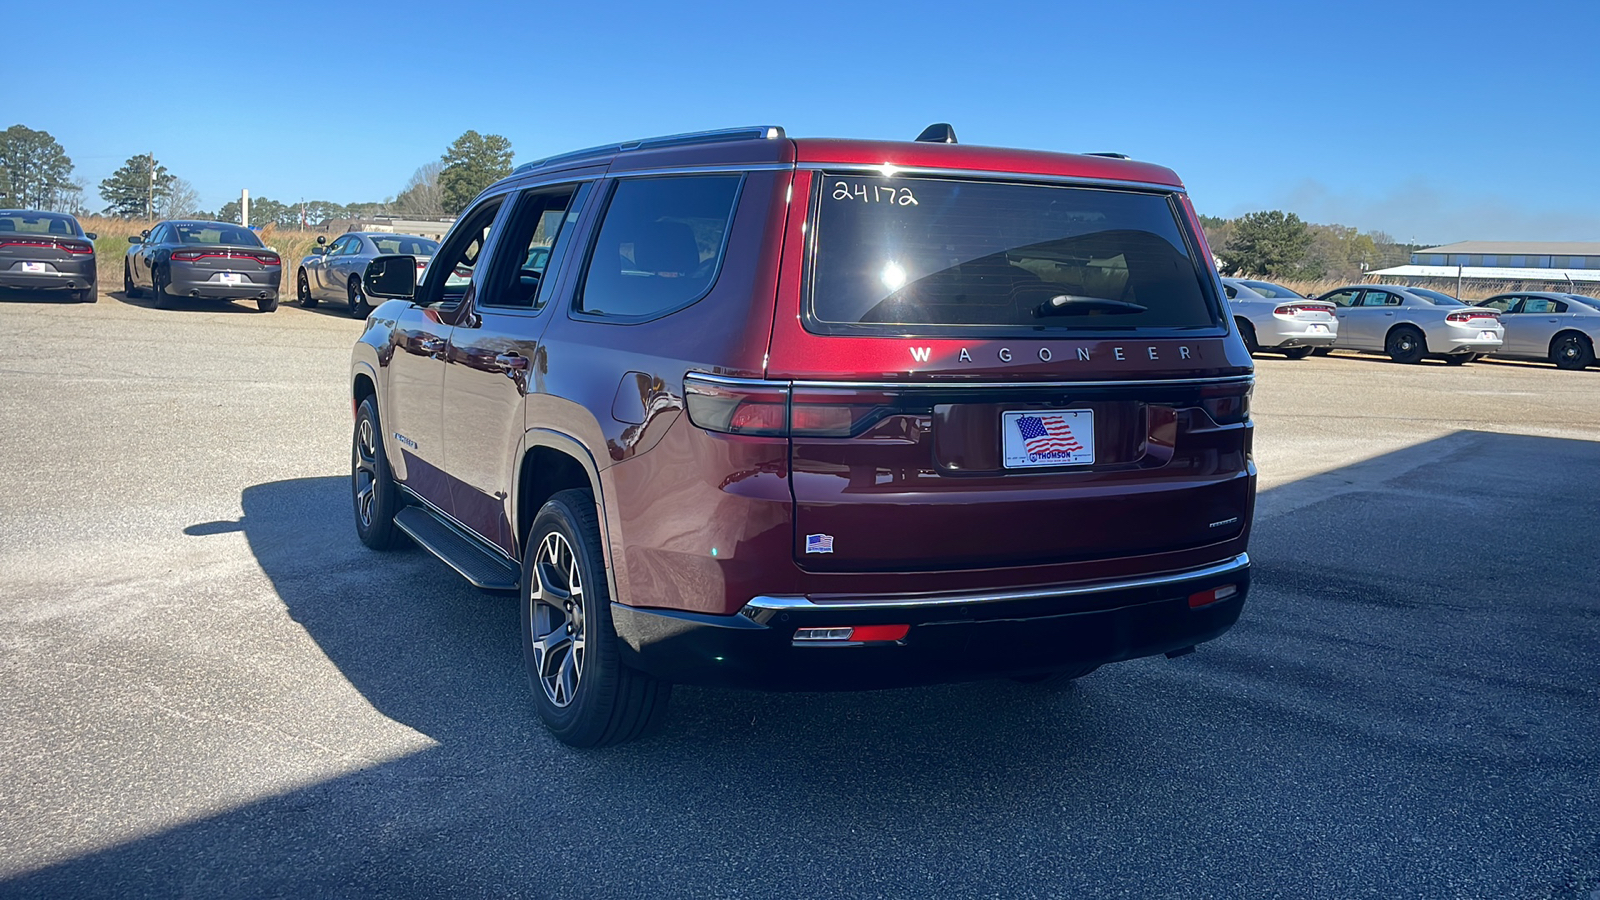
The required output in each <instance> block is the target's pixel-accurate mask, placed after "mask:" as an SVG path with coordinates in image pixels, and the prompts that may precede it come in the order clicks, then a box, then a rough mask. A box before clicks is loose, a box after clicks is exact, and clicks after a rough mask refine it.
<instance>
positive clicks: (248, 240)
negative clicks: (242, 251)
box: [172, 222, 261, 247]
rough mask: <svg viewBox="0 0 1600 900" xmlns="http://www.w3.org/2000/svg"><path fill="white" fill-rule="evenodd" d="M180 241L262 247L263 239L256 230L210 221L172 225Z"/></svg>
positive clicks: (184, 242)
mask: <svg viewBox="0 0 1600 900" xmlns="http://www.w3.org/2000/svg"><path fill="white" fill-rule="evenodd" d="M172 230H173V231H174V232H176V233H177V235H178V241H179V243H183V244H233V245H236V246H241V247H260V246H261V239H260V238H258V237H256V234H255V232H253V231H251V230H250V229H248V228H240V227H239V226H237V225H219V224H212V223H209V222H177V223H174V224H173V226H172Z"/></svg>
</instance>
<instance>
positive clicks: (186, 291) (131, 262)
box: [122, 219, 283, 312]
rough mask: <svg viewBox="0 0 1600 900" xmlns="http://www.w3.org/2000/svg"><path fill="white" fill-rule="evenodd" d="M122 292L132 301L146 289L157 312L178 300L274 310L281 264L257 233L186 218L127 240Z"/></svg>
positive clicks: (236, 226)
mask: <svg viewBox="0 0 1600 900" xmlns="http://www.w3.org/2000/svg"><path fill="white" fill-rule="evenodd" d="M128 243H129V245H130V246H129V247H128V256H127V258H126V259H125V260H123V263H122V290H123V293H125V294H127V295H128V296H130V297H137V296H139V295H140V294H143V293H144V291H145V290H146V286H148V289H149V291H150V295H151V296H152V297H154V298H155V301H156V307H157V308H163V307H166V306H170V305H171V304H172V302H173V301H174V300H176V299H177V298H179V297H193V298H197V299H210V300H254V301H256V307H257V308H258V309H260V310H261V311H262V312H272V311H273V310H275V309H277V308H278V282H279V281H280V280H282V278H283V261H282V260H281V259H280V258H279V257H278V254H277V252H276V251H274V250H272V249H271V248H268V247H266V246H264V245H263V244H262V243H261V239H260V238H258V237H256V233H255V232H253V231H251V230H250V229H248V228H245V227H244V226H242V225H234V224H232V223H230V222H201V221H193V220H189V219H182V220H174V221H170V222H159V223H157V224H156V227H154V228H152V229H150V230H149V231H147V232H145V233H144V234H142V235H134V236H133V237H130V238H128Z"/></svg>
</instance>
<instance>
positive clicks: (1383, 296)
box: [1361, 291, 1400, 307]
mask: <svg viewBox="0 0 1600 900" xmlns="http://www.w3.org/2000/svg"><path fill="white" fill-rule="evenodd" d="M1361 305H1362V306H1364V307H1366V306H1399V305H1400V298H1399V297H1396V296H1394V295H1392V294H1390V293H1388V292H1387V291H1367V292H1366V293H1365V294H1363V295H1362V296H1361Z"/></svg>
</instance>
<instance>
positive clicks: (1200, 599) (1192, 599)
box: [1189, 584, 1239, 609]
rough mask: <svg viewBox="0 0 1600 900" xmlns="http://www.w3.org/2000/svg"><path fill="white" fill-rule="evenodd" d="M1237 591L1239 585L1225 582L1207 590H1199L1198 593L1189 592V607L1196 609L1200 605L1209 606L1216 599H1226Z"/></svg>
mask: <svg viewBox="0 0 1600 900" xmlns="http://www.w3.org/2000/svg"><path fill="white" fill-rule="evenodd" d="M1237 593H1239V586H1238V585H1237V584H1225V585H1223V586H1222V587H1219V588H1212V589H1211V590H1209V591H1201V592H1200V593H1198V594H1190V595H1189V608H1190V609H1197V608H1199V607H1202V606H1210V605H1211V604H1213V603H1215V602H1217V601H1218V600H1226V599H1228V598H1229V597H1232V596H1233V595H1234V594H1237Z"/></svg>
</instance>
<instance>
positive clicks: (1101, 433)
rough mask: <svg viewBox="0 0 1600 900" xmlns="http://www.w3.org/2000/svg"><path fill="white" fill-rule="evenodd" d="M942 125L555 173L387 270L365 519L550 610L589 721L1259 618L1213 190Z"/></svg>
mask: <svg viewBox="0 0 1600 900" xmlns="http://www.w3.org/2000/svg"><path fill="white" fill-rule="evenodd" d="M941 131H942V132H943V133H942V134H941ZM930 132H932V133H933V134H934V136H935V137H944V138H946V140H922V141H919V142H885V141H848V140H815V139H793V138H789V137H786V136H785V135H784V133H783V131H782V129H779V128H746V129H733V130H728V131H722V132H711V133H703V134H693V135H681V136H674V137H667V138H657V139H652V140H645V141H637V142H633V143H627V144H618V145H614V146H607V147H599V148H595V149H591V150H583V151H579V152H576V153H570V154H566V155H563V156H555V157H551V158H549V159H545V160H540V161H538V162H534V163H530V164H528V165H524V166H522V167H520V168H518V169H517V170H516V171H515V172H514V173H513V174H512V175H511V176H510V177H508V178H506V179H504V180H503V181H501V182H500V183H498V184H496V185H495V186H493V187H491V188H490V189H489V190H487V191H485V192H484V194H483V195H482V196H480V197H479V198H478V199H477V200H476V201H475V202H474V203H473V205H472V206H471V207H470V208H469V209H468V210H467V211H466V212H465V214H464V215H462V217H461V219H460V220H459V221H458V222H457V223H456V225H455V227H454V228H453V229H452V230H451V232H450V234H449V235H448V236H447V237H446V239H445V241H444V244H443V246H442V248H441V250H440V251H439V253H438V254H437V255H435V256H434V257H433V259H432V261H431V262H430V263H429V265H428V269H427V272H426V275H425V277H424V278H423V279H422V281H421V283H420V285H419V284H416V279H415V273H416V264H415V261H414V260H413V259H412V258H410V257H403V256H391V257H381V258H379V259H377V260H375V261H374V262H373V263H372V265H371V266H370V267H369V268H368V270H367V273H366V286H367V290H368V293H369V295H370V296H372V297H374V298H380V299H387V300H388V302H386V303H384V304H383V305H382V306H381V307H379V308H378V309H377V310H376V311H375V312H374V313H373V314H372V316H371V318H370V319H369V320H368V323H367V327H366V331H365V333H364V334H363V335H362V337H361V339H360V341H359V342H358V343H357V344H356V346H355V351H354V358H353V365H352V373H351V375H352V384H351V386H352V390H353V395H352V396H353V401H354V407H355V415H356V426H355V439H354V453H353V457H354V475H353V490H354V497H355V507H356V524H357V530H358V532H359V534H360V536H361V539H362V540H363V541H364V542H366V543H367V544H368V545H369V546H372V547H374V548H379V549H382V548H388V547H393V546H395V545H396V543H397V542H398V541H400V540H401V534H400V533H401V532H404V533H405V534H406V535H409V536H410V537H411V538H412V539H414V540H415V541H416V542H417V543H419V544H421V545H422V546H423V547H425V548H427V549H428V550H430V551H432V552H433V553H435V554H436V555H438V556H439V557H440V558H441V559H443V560H444V561H445V562H446V563H448V564H449V565H451V566H452V567H453V568H455V569H456V570H457V571H459V572H460V573H461V574H462V575H463V576H465V577H466V578H467V579H468V580H469V581H471V582H472V583H473V584H476V585H478V586H480V587H483V588H487V589H491V590H505V591H520V593H521V597H522V623H523V628H522V638H523V646H524V650H525V655H526V658H527V664H528V670H529V676H530V678H531V680H532V682H533V688H534V696H535V698H536V703H537V705H538V708H539V712H540V714H541V716H542V717H543V719H544V721H545V722H546V723H547V724H548V726H549V727H550V728H551V729H552V730H553V731H554V733H555V734H556V735H557V736H558V737H559V738H560V739H561V740H563V741H566V742H567V743H570V744H574V745H581V746H592V745H598V744H605V743H611V742H616V741H621V740H627V739H629V738H632V737H635V736H637V735H640V734H642V733H645V732H646V731H648V730H649V729H651V728H652V727H653V726H654V725H656V724H657V723H659V722H660V721H661V717H662V714H663V712H664V709H665V707H666V703H667V698H668V694H669V690H670V686H671V684H673V683H675V682H681V683H695V684H719V685H738V686H749V687H760V688H776V689H806V690H810V689H836V688H844V689H852V688H871V687H885V686H893V685H908V684H919V683H927V682H935V681H953V680H965V679H980V678H990V677H1011V678H1016V679H1019V680H1024V681H1055V682H1059V681H1063V680H1066V679H1071V678H1074V677H1077V676H1080V675H1083V674H1086V673H1088V672H1090V671H1092V670H1093V669H1095V668H1096V667H1098V666H1100V665H1101V664H1103V663H1107V662H1113V661H1116V660H1123V659H1130V658H1134V657H1141V656H1150V655H1154V654H1159V653H1165V654H1168V655H1177V654H1181V653H1184V652H1187V651H1189V650H1191V649H1192V648H1193V647H1194V646H1195V645H1196V644H1198V643H1200V642H1202V641H1206V640H1209V639H1211V638H1214V637H1216V636H1218V635H1220V634H1222V633H1223V632H1224V631H1226V630H1227V629H1228V628H1229V627H1230V626H1231V625H1232V624H1233V623H1234V621H1235V620H1236V619H1237V618H1238V616H1239V611H1240V608H1241V606H1242V605H1243V602H1244V598H1245V594H1246V592H1247V589H1248V586H1249V558H1248V557H1247V556H1246V554H1245V544H1246V541H1247V538H1248V536H1249V529H1250V518H1251V510H1252V507H1253V505H1254V499H1255V466H1254V464H1253V462H1252V461H1251V424H1250V417H1249V399H1250V392H1251V386H1252V381H1253V376H1252V374H1251V373H1252V369H1251V362H1250V356H1249V354H1248V353H1246V352H1245V348H1244V344H1243V343H1242V342H1241V340H1240V339H1239V337H1238V335H1237V334H1236V333H1235V332H1233V331H1232V330H1231V326H1230V324H1229V323H1230V317H1229V316H1228V315H1227V313H1226V305H1225V303H1224V302H1223V301H1222V299H1221V291H1220V288H1219V287H1218V283H1217V279H1216V276H1215V273H1214V272H1213V270H1212V266H1211V255H1210V252H1209V251H1208V250H1207V248H1206V245H1205V241H1204V239H1203V238H1202V236H1201V232H1200V228H1199V227H1198V225H1197V223H1196V220H1195V216H1194V212H1193V210H1192V208H1191V207H1190V204H1189V200H1188V198H1187V196H1186V195H1185V192H1184V188H1183V185H1182V183H1181V182H1180V181H1179V180H1178V178H1177V177H1176V176H1175V175H1174V174H1173V173H1172V172H1171V171H1169V170H1168V169H1165V168H1162V167H1160V166H1154V165H1149V164H1145V163H1139V162H1131V161H1128V160H1125V159H1121V158H1110V157H1106V156H1095V155H1089V156H1076V155H1066V154H1056V153H1039V152H1031V151H1023V150H1006V149H997V148H990V147H971V146H964V145H958V144H955V143H954V142H953V135H950V134H949V133H948V129H937V128H936V129H930Z"/></svg>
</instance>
